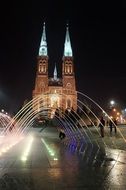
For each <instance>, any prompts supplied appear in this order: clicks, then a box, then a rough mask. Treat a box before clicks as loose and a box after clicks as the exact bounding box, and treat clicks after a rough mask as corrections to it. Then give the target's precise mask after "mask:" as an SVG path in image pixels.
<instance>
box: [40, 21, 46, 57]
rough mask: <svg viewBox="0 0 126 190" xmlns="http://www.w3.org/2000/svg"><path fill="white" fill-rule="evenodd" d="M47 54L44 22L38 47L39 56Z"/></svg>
mask: <svg viewBox="0 0 126 190" xmlns="http://www.w3.org/2000/svg"><path fill="white" fill-rule="evenodd" d="M47 55H48V51H47V42H46V32H45V22H44V24H43V33H42V38H41V43H40V47H39V56H47Z"/></svg>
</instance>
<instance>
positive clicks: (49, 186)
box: [0, 126, 126, 190]
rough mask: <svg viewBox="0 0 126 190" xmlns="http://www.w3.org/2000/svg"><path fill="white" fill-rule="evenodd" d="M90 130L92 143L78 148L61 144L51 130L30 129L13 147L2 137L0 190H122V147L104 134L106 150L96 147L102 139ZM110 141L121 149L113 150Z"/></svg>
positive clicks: (125, 158) (125, 157)
mask: <svg viewBox="0 0 126 190" xmlns="http://www.w3.org/2000/svg"><path fill="white" fill-rule="evenodd" d="M91 130H92V133H93V134H94V135H93V136H94V139H93V140H92V142H93V143H89V142H88V143H87V144H85V143H84V144H81V147H80V146H79V147H77V145H76V144H75V143H74V142H73V144H68V142H67V141H66V140H63V141H61V140H60V139H59V138H58V135H59V134H58V132H57V130H56V129H55V128H54V127H47V128H46V129H44V130H43V131H41V130H40V129H39V128H37V129H34V128H33V129H31V130H30V131H29V133H28V134H26V136H23V138H21V139H16V143H15V144H12V145H13V146H11V143H10V144H8V141H7V138H6V139H5V137H1V148H2V151H1V153H0V190H10V189H11V190H62V189H63V190H88V189H91V190H95V189H96V190H97V189H99V190H102V189H106V190H108V189H113V190H115V189H120V190H123V189H124V190H125V189H126V180H125V179H126V152H125V150H124V149H125V146H126V145H125V143H124V142H123V141H122V139H121V137H120V136H119V135H117V137H115V136H114V134H113V136H112V137H110V136H109V134H108V133H107V131H106V136H105V137H104V141H105V142H106V144H107V146H101V147H98V146H97V144H96V143H95V142H94V141H95V140H97V141H98V143H100V142H101V144H102V138H101V137H99V136H98V135H96V134H95V130H94V129H93V128H91ZM106 130H108V129H106ZM121 130H124V131H125V126H123V127H122V128H121ZM40 131H41V132H40ZM107 135H108V136H107ZM8 139H9V136H8ZM112 141H114V143H116V144H117V145H118V146H120V147H122V149H120V150H119V149H117V148H115V147H113V146H112V143H110V142H112ZM9 142H12V141H9ZM5 145H6V147H8V148H6V149H5ZM108 145H110V146H108Z"/></svg>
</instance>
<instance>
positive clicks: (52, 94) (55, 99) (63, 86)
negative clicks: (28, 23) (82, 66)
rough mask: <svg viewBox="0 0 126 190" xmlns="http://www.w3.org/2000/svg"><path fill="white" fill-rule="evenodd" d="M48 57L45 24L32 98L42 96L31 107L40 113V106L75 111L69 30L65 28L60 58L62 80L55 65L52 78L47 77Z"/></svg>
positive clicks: (74, 87) (75, 98)
mask: <svg viewBox="0 0 126 190" xmlns="http://www.w3.org/2000/svg"><path fill="white" fill-rule="evenodd" d="M48 67H49V57H48V48H47V41H46V31H45V23H44V25H43V33H42V38H41V43H40V47H39V54H38V57H37V72H36V79H35V87H34V90H33V93H32V97H33V98H36V97H37V96H38V95H42V97H43V98H42V99H40V101H38V102H37V104H35V105H33V106H34V108H35V109H37V110H38V112H39V111H41V109H42V106H44V107H46V106H47V108H51V109H52V110H55V109H59V108H60V109H62V110H66V109H74V110H75V111H76V110H77V92H76V84H75V74H74V64H73V52H72V47H71V42H70V36H69V28H68V26H67V28H66V37H65V43H64V52H63V58H62V78H58V76H57V67H56V64H55V68H54V73H53V77H52V78H49V75H48Z"/></svg>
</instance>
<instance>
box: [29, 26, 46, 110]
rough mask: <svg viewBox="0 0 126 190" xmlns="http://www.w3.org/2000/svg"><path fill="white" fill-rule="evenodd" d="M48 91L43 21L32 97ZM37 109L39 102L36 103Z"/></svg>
mask: <svg viewBox="0 0 126 190" xmlns="http://www.w3.org/2000/svg"><path fill="white" fill-rule="evenodd" d="M47 91H48V49H47V41H46V31H45V23H44V25H43V33H42V38H41V43H40V47H39V54H38V57H37V71H36V80H35V89H34V90H33V98H35V97H36V96H38V95H40V94H43V93H45V92H47ZM38 109H39V103H38Z"/></svg>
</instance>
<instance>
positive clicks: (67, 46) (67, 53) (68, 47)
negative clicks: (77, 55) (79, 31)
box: [64, 24, 73, 57]
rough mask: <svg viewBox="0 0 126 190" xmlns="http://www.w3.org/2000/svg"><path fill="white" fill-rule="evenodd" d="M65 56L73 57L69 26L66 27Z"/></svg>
mask: <svg viewBox="0 0 126 190" xmlns="http://www.w3.org/2000/svg"><path fill="white" fill-rule="evenodd" d="M64 56H66V57H72V56H73V52H72V48H71V42H70V35H69V26H68V24H67V27H66V37H65V43H64Z"/></svg>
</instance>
